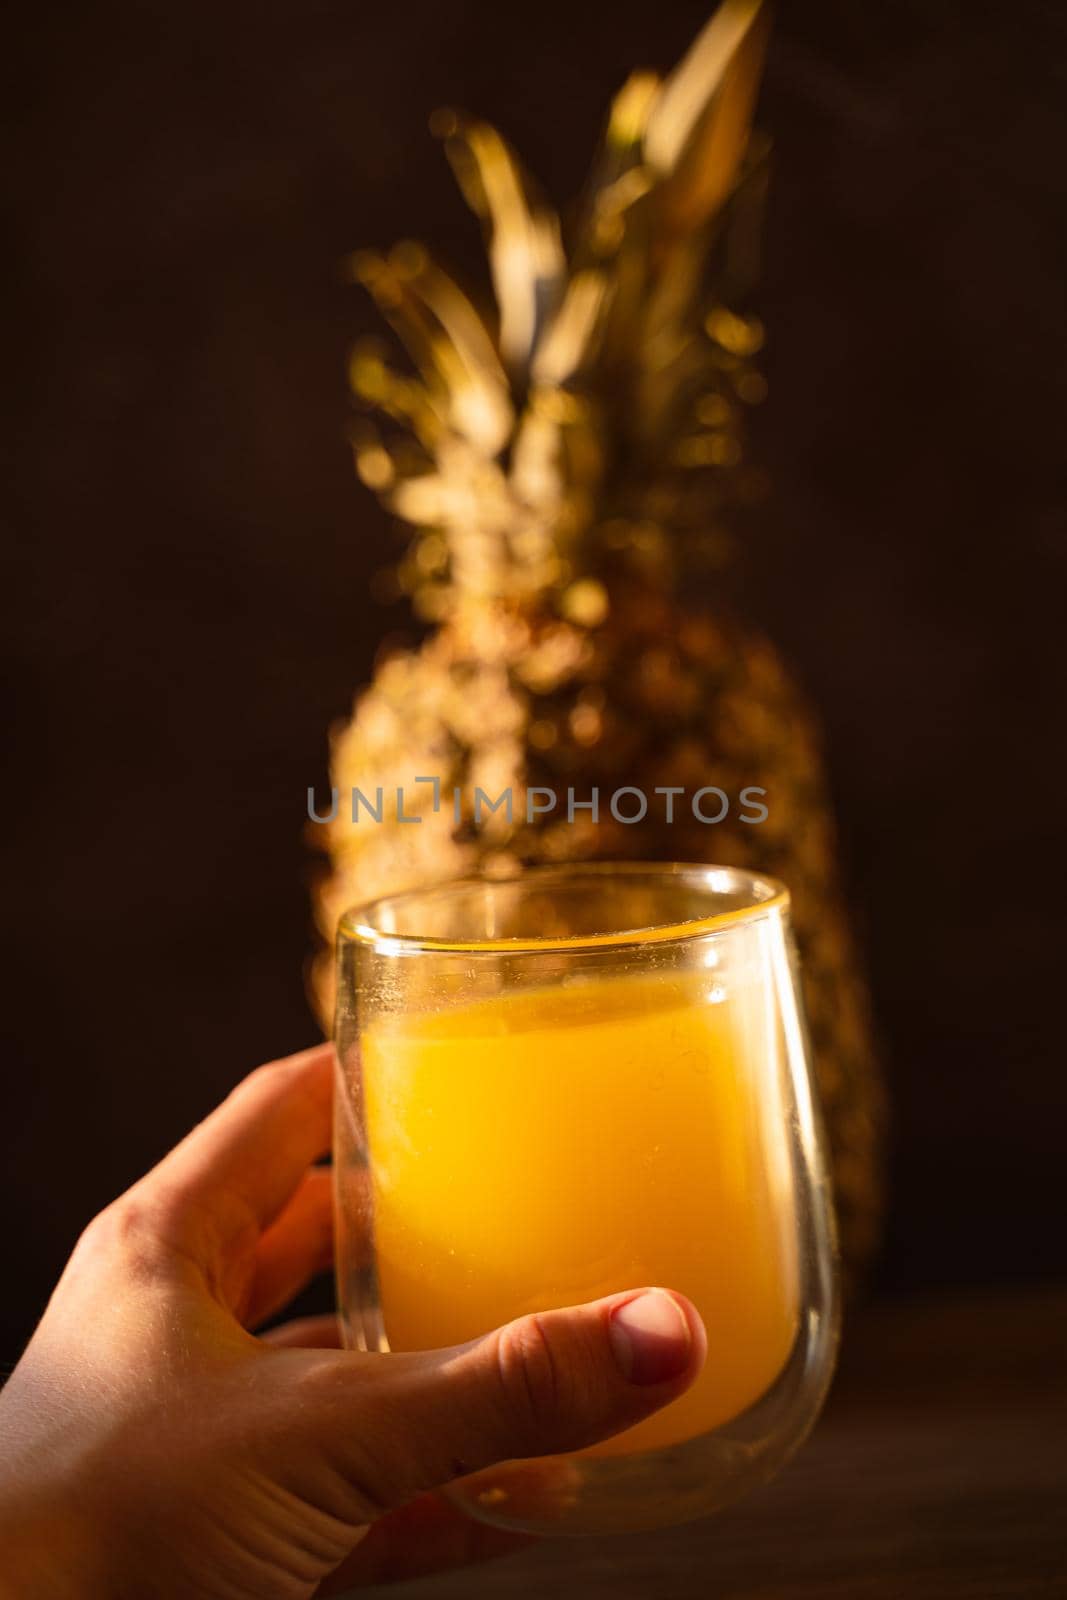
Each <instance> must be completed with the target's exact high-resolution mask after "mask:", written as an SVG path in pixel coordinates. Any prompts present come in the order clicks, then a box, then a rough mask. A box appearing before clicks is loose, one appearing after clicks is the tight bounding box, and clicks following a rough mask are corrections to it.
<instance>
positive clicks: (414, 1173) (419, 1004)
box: [335, 863, 838, 1533]
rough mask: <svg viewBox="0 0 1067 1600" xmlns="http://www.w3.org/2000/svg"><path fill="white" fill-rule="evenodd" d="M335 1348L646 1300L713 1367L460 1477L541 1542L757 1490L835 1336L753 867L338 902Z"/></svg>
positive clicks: (813, 1180) (817, 1164)
mask: <svg viewBox="0 0 1067 1600" xmlns="http://www.w3.org/2000/svg"><path fill="white" fill-rule="evenodd" d="M338 962H339V975H338V976H339V982H338V1009H337V1029H336V1037H337V1047H338V1082H337V1112H336V1136H335V1138H336V1142H335V1181H336V1196H337V1273H338V1295H339V1305H340V1310H341V1316H342V1321H343V1325H344V1330H345V1338H346V1340H347V1342H348V1343H349V1344H350V1345H351V1346H352V1347H354V1348H357V1349H360V1350H370V1351H387V1350H422V1349H431V1348H436V1347H440V1346H446V1345H452V1344H457V1343H459V1342H461V1341H464V1340H467V1339H471V1338H474V1337H476V1336H477V1335H479V1334H482V1333H486V1332H488V1331H489V1330H490V1329H491V1328H494V1327H496V1326H497V1325H499V1324H500V1323H504V1322H507V1321H509V1320H510V1319H512V1318H513V1317H517V1316H521V1315H523V1314H525V1313H527V1312H531V1311H540V1310H546V1309H548V1308H551V1307H555V1306H563V1305H573V1304H576V1303H578V1302H580V1301H585V1300H593V1299H597V1298H598V1297H600V1296H602V1295H606V1294H611V1293H613V1292H615V1291H617V1290H624V1289H630V1288H640V1287H643V1286H644V1285H646V1284H658V1285H662V1286H664V1287H667V1288H671V1289H676V1290H680V1291H681V1292H682V1293H683V1294H686V1295H688V1296H689V1298H690V1299H691V1300H692V1301H693V1302H694V1304H695V1305H696V1307H697V1309H698V1310H699V1312H700V1313H701V1316H702V1317H703V1319H704V1323H705V1326H706V1328H707V1333H708V1347H709V1355H708V1359H707V1362H706V1364H705V1367H704V1370H703V1372H702V1373H701V1375H700V1377H699V1378H698V1379H697V1380H696V1382H695V1383H694V1384H693V1386H692V1387H691V1388H690V1389H689V1390H688V1391H687V1392H686V1393H685V1394H684V1395H682V1396H681V1397H680V1398H679V1399H677V1400H675V1401H674V1402H673V1403H672V1404H670V1405H668V1406H667V1407H665V1408H664V1409H663V1410H662V1411H660V1412H657V1413H656V1414H655V1415H654V1416H652V1417H649V1418H647V1419H646V1420H645V1421H643V1422H641V1423H638V1424H637V1426H635V1427H632V1428H629V1429H628V1430H626V1431H625V1432H624V1433H621V1434H618V1435H616V1436H615V1437H613V1438H611V1439H608V1440H606V1441H605V1442H604V1443H602V1444H599V1445H596V1446H594V1447H593V1448H591V1449H588V1450H583V1451H580V1452H578V1453H576V1454H574V1455H570V1456H560V1457H551V1458H547V1459H543V1460H540V1461H538V1462H536V1463H530V1462H509V1463H505V1464H504V1465H503V1466H498V1467H493V1468H490V1469H489V1470H487V1471H484V1472H479V1473H477V1474H474V1475H472V1476H470V1477H468V1478H464V1479H461V1480H459V1481H458V1482H457V1483H455V1484H454V1485H452V1487H451V1489H450V1490H449V1492H450V1493H451V1494H452V1495H453V1496H454V1497H455V1498H456V1499H458V1500H459V1501H460V1502H461V1503H462V1504H463V1506H464V1507H465V1508H466V1509H467V1510H468V1511H469V1512H470V1513H471V1514H472V1515H474V1516H476V1517H478V1518H480V1519H482V1520H483V1521H486V1522H490V1523H494V1524H496V1525H498V1526H503V1527H508V1528H518V1529H523V1530H526V1531H530V1532H535V1533H587V1532H607V1531H612V1530H621V1529H636V1528H650V1527H656V1526H661V1525H664V1524H667V1523H672V1522H682V1521H686V1520H688V1519H689V1518H692V1517H696V1516H702V1515H704V1514H705V1513H706V1512H709V1511H712V1510H715V1509H717V1508H718V1507H720V1506H722V1505H724V1504H726V1503H727V1502H728V1501H730V1500H732V1499H734V1498H736V1497H737V1496H738V1495H739V1494H741V1493H743V1492H745V1491H746V1490H748V1489H750V1488H752V1487H753V1486H755V1485H756V1484H758V1483H761V1482H763V1481H764V1480H765V1479H767V1478H768V1477H769V1476H770V1475H771V1474H772V1473H773V1472H775V1471H776V1470H777V1468H778V1467H780V1466H781V1464H782V1462H783V1461H784V1460H785V1459H786V1458H787V1457H788V1456H789V1455H790V1453H791V1452H792V1451H793V1450H794V1449H795V1448H796V1447H797V1445H798V1444H799V1443H800V1441H801V1440H802V1439H803V1438H804V1436H805V1435H806V1434H807V1432H808V1430H809V1429H810V1427H811V1426H812V1423H813V1422H814V1420H815V1417H816V1415H817V1414H818V1411H819V1407H820V1405H821V1403H822V1400H823V1397H824V1395H825V1393H826V1389H827V1386H828V1383H829V1380H830V1375H831V1371H832V1368H833V1361H834V1352H835V1347H836V1342H837V1321H838V1310H837V1307H838V1293H837V1270H836V1256H835V1248H834V1230H833V1221H832V1211H831V1203H830V1194H829V1186H828V1180H827V1172H826V1164H825V1159H824V1153H823V1141H822V1134H821V1129H820V1123H819V1116H818V1111H817V1107H816V1105H815V1103H814V1098H813V1090H812V1081H811V1072H810V1063H809V1058H808V1047H807V1041H806V1037H805V1029H804V1022H803V1017H802V1015H801V1009H800V998H799V990H798V985H797V974H796V965H795V961H794V956H793V947H792V939H791V934H790V929H789V898H788V895H787V893H786V891H785V889H784V888H783V887H782V886H781V885H780V884H778V883H776V882H774V881H773V880H772V879H770V878H764V877H758V876H756V875H755V874H753V873H749V872H741V871H738V870H735V869H734V868H728V867H708V866H685V865H661V864H636V863H626V864H617V863H598V864H595V865H591V864H580V865H573V866H564V867H547V868H540V869H535V870H531V871H529V872H527V873H525V874H524V875H523V876H521V877H519V878H512V879H506V880H490V879H470V880H465V881H462V882H457V883H450V884H446V885H444V886H441V887H437V888H432V889H427V890H420V891H415V892H413V893H408V894H401V895H396V896H393V897H391V898H388V899H384V900H379V901H377V902H376V903H375V904H373V905H370V906H364V907H362V908H359V909H357V910H353V911H350V912H349V913H348V914H347V915H346V916H345V917H344V918H343V919H342V922H341V926H340V931H339V940H338Z"/></svg>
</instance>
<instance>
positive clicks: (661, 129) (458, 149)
mask: <svg viewBox="0 0 1067 1600" xmlns="http://www.w3.org/2000/svg"><path fill="white" fill-rule="evenodd" d="M767 27H768V20H767V12H766V9H765V7H764V6H763V4H762V0H723V3H722V4H721V5H720V6H719V8H718V10H717V11H716V12H715V13H714V15H713V16H712V17H711V19H710V21H709V22H708V23H707V25H706V26H705V28H704V29H703V31H702V32H701V34H700V35H699V36H698V38H697V39H696V41H695V43H694V44H693V46H692V48H691V49H690V51H689V53H688V54H687V55H686V56H685V58H684V59H683V60H682V62H681V63H680V64H679V65H678V67H677V68H676V69H675V70H674V71H673V72H672V73H671V74H670V75H669V76H668V77H667V78H666V79H665V80H664V81H662V82H661V81H660V80H659V79H658V78H657V77H656V76H655V75H654V74H651V73H645V72H641V73H636V74H634V75H633V76H632V77H631V78H630V79H629V80H628V81H627V83H626V84H625V85H624V87H623V89H622V90H621V91H620V93H619V95H618V96H617V97H616V100H615V102H614V105H613V107H612V110H611V114H610V116H609V119H608V123H607V128H606V131H605V135H604V139H603V142H602V146H601V149H600V150H599V152H598V155H597V158H596V161H595V163H594V168H593V174H592V177H591V180H590V182H589V185H588V187H587V191H586V195H585V198H584V202H583V204H582V207H581V209H580V213H579V216H578V218H577V224H576V227H575V228H574V230H573V232H572V234H571V235H570V241H569V243H570V248H569V250H567V251H566V252H565V249H564V244H563V234H562V230H561V227H560V223H559V220H558V218H557V216H556V214H555V212H554V211H553V210H552V209H551V207H549V206H548V205H547V204H546V203H545V202H544V200H543V199H542V197H541V196H540V194H539V193H538V191H537V189H536V187H535V185H534V184H533V182H532V180H531V179H530V177H529V176H528V175H527V174H526V173H525V171H524V170H523V169H522V167H521V166H520V164H519V162H518V160H517V158H516V157H515V155H514V153H513V152H512V151H511V150H510V148H509V147H508V145H507V144H506V143H505V141H504V140H503V139H502V138H501V136H500V134H499V133H497V132H496V130H495V129H493V128H491V127H489V126H488V125H487V124H485V123H483V122H478V121H475V120H472V119H469V118H466V117H462V116H460V115H459V114H457V113H455V112H451V111H448V112H441V113H438V114H437V116H436V117H435V119H434V124H433V126H434V131H435V132H437V133H439V134H440V135H441V136H442V137H443V138H444V141H445V151H446V154H447V156H448V158H449V161H450V163H451V165H452V168H453V171H454V173H455V175H456V178H457V180H458V182H459V186H460V189H461V191H462V193H463V195H464V197H465V199H466V200H467V203H468V204H469V205H470V207H471V209H472V210H473V211H474V213H475V214H476V215H477V216H478V218H479V219H480V221H481V223H482V226H483V230H484V233H485V237H486V245H487V251H488V256H489V266H490V273H491V278H492V285H493V291H494V297H495V300H496V317H495V319H487V318H485V317H483V315H482V313H481V312H480V310H478V309H477V308H476V306H475V304H474V303H473V302H472V301H471V300H470V299H469V298H468V297H467V295H466V294H465V293H464V292H463V291H462V290H461V289H460V288H459V287H458V286H457V285H456V284H455V283H454V282H453V281H452V279H451V278H449V277H448V276H447V274H446V273H445V272H443V271H442V270H441V268H440V267H438V266H437V265H436V264H435V263H434V262H433V261H432V260H431V258H430V257H429V255H428V254H427V252H426V251H425V250H424V249H423V247H422V246H421V245H418V244H412V243H407V244H403V245H399V246H397V247H396V248H394V249H393V250H392V251H391V252H390V253H389V255H388V256H381V255H377V254H373V253H369V252H360V253H359V254H358V255H356V256H355V257H354V258H353V262H352V265H353V270H354V274H355V276H356V277H357V278H358V279H359V280H360V281H361V282H362V283H363V284H364V285H365V286H366V287H367V288H368V289H369V291H370V292H371V294H372V295H373V297H374V299H375V300H376V302H377V304H378V306H379V308H380V309H381V311H382V312H383V313H384V315H385V317H386V319H387V320H388V321H389V322H390V323H391V325H392V326H393V328H394V330H395V331H396V333H397V334H398V335H399V337H400V339H401V341H402V343H403V345H404V346H405V347H406V349H407V352H408V355H409V356H410V358H411V360H412V362H413V366H414V372H413V373H410V374H404V373H401V372H398V371H396V370H395V369H393V368H392V367H390V366H389V365H388V363H387V360H386V358H385V356H384V354H383V353H382V350H381V348H380V347H379V346H378V345H376V344H363V345H361V346H359V347H357V349H356V350H355V352H354V353H353V357H352V363H351V369H350V370H351V380H352V385H353V389H354V391H355V393H356V396H357V398H358V399H359V400H360V401H361V402H362V403H363V405H364V407H366V408H367V409H368V410H376V411H377V412H378V413H379V414H381V415H382V416H384V417H385V418H388V419H389V420H390V421H391V423H392V424H393V425H394V426H393V427H392V429H391V430H389V432H388V433H387V434H384V435H383V433H382V432H380V431H379V430H378V429H377V428H375V427H374V426H373V425H372V424H371V422H370V421H369V419H368V418H364V419H363V420H362V421H361V422H360V423H359V424H358V425H357V427H356V430H355V432H354V439H353V442H354V447H355V453H356V462H357V470H358V471H359V475H360V477H361V478H362V479H363V481H364V482H365V483H367V484H368V486H369V487H371V488H373V489H374V490H375V491H376V492H378V493H379V494H380V495H381V496H382V498H383V500H384V501H385V503H386V504H387V505H388V506H389V507H390V508H391V509H392V510H393V511H394V512H395V513H397V514H398V515H399V516H400V517H401V518H402V519H403V520H405V521H406V522H408V523H411V524H413V525H414V526H415V528H416V530H417V531H418V533H419V537H418V538H417V539H416V540H415V543H414V545H413V547H412V550H411V553H410V557H409V561H408V563H407V568H406V577H407V582H406V585H405V586H406V587H408V588H409V589H411V590H412V591H413V592H414V594H415V598H416V602H417V604H418V605H419V609H420V610H421V611H422V612H423V614H424V615H425V616H427V617H433V616H434V615H440V614H442V613H443V611H444V610H445V609H446V608H447V605H448V604H449V602H450V598H451V597H453V596H455V595H456V594H457V592H458V594H460V595H466V596H473V597H476V598H492V597H499V596H503V595H522V594H523V593H525V594H537V593H541V592H544V591H545V590H547V589H551V588H553V586H559V585H560V584H562V583H565V582H566V581H567V580H568V579H569V578H570V577H571V576H572V573H571V570H570V563H569V562H568V556H567V552H568V549H569V548H570V547H571V546H572V545H573V542H574V540H576V539H577V538H578V537H580V536H581V534H582V533H583V531H584V530H585V529H586V528H587V527H588V524H589V522H590V520H591V518H592V516H593V510H594V506H596V505H597V504H598V503H599V502H602V501H603V499H604V482H605V479H606V478H607V477H608V476H609V475H611V474H613V473H614V474H615V476H618V466H619V463H620V462H623V463H629V464H630V466H631V467H632V468H635V469H638V470H641V471H643V474H644V477H645V479H646V480H647V479H649V478H650V477H652V478H654V476H655V473H656V470H657V468H658V467H662V465H663V462H664V459H665V458H666V457H669V456H670V454H671V451H672V449H674V448H675V447H677V448H676V450H675V455H674V458H673V459H674V463H675V464H682V465H695V466H708V465H716V466H719V467H722V466H727V465H730V464H731V461H732V460H733V459H734V457H733V454H732V452H733V451H734V449H735V447H734V445H733V444H732V443H731V442H730V441H729V440H728V439H726V438H725V436H724V435H723V433H722V432H721V429H722V426H723V424H724V423H725V422H727V421H729V420H730V418H732V415H733V411H734V399H735V395H736V393H742V395H743V389H742V388H741V385H740V383H739V381H738V373H739V371H741V369H743V366H744V363H745V361H746V360H747V358H748V357H749V356H750V355H751V354H752V353H753V351H754V349H755V348H757V347H758V344H759V340H760V331H759V328H758V324H750V323H747V322H746V321H745V320H744V319H742V318H739V317H737V316H735V315H734V314H733V313H732V312H731V311H729V310H728V309H727V308H726V307H725V305H723V304H722V303H721V302H722V300H723V298H724V283H723V278H724V276H725V275H726V273H727V272H728V270H729V265H730V263H729V262H726V264H725V266H724V263H723V260H722V259H721V258H722V255H723V252H722V250H721V249H719V250H717V248H716V247H717V246H721V245H722V244H723V242H724V241H726V242H727V244H728V243H729V237H730V235H732V234H733V233H736V232H737V231H738V229H737V222H738V213H740V218H741V221H742V222H744V220H745V218H746V216H748V215H750V213H751V211H752V206H751V204H748V205H747V206H746V205H743V204H742V203H741V202H742V200H743V199H745V198H746V196H747V198H748V199H749V200H751V195H750V194H749V191H751V190H752V189H753V187H754V186H757V187H758V183H757V184H756V185H754V183H753V179H754V178H755V179H756V180H758V178H759V168H760V166H761V163H760V161H759V159H758V157H754V155H753V152H752V150H751V149H750V148H749V145H750V141H749V128H750V122H751V117H752V111H753V106H754V102H755V97H756V92H757V89H758V84H759V78H760V72H761V67H762V60H763V53H764V49H765V45H766V36H767ZM742 231H743V230H742ZM727 253H728V252H727ZM736 253H737V252H736V250H735V251H734V254H735V255H736ZM713 256H718V257H719V258H720V259H719V260H718V262H717V266H718V282H712V283H710V284H709V281H708V280H709V262H710V261H711V260H712V258H713ZM709 302H710V305H711V310H710V313H709V314H708V315H707V316H705V313H707V312H708V305H709ZM724 372H725V377H724ZM727 380H731V381H732V383H733V388H732V389H731V388H730V382H729V381H727ZM709 383H710V387H711V388H712V390H713V391H716V392H713V393H712V394H710V395H709V394H708V389H709ZM718 391H723V392H718ZM701 395H702V396H703V398H702V399H700V396H701ZM695 401H696V402H698V415H700V412H699V405H700V404H702V405H703V408H704V410H703V420H704V421H705V422H706V423H708V424H709V425H715V424H716V422H717V424H718V426H719V427H720V434H719V436H718V437H717V438H716V437H715V436H713V435H708V434H705V435H703V436H700V435H698V436H697V437H696V438H690V439H688V440H687V439H679V435H680V434H681V433H684V431H685V429H686V427H687V426H688V425H689V417H688V413H689V412H691V411H692V408H693V405H694V402H695Z"/></svg>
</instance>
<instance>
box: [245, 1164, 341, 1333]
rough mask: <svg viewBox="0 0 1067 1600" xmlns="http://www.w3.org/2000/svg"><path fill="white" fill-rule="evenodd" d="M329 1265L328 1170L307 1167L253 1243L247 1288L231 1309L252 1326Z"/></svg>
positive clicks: (330, 1183)
mask: <svg viewBox="0 0 1067 1600" xmlns="http://www.w3.org/2000/svg"><path fill="white" fill-rule="evenodd" d="M332 1265H333V1173H332V1171H331V1170H330V1168H329V1167H309V1168H308V1170H307V1172H305V1174H304V1176H303V1178H302V1179H301V1181H300V1184H299V1186H298V1187H297V1189H296V1190H295V1192H294V1193H293V1195H292V1197H291V1198H290V1200H289V1203H288V1205H287V1206H286V1207H285V1209H284V1211H282V1213H281V1215H280V1216H278V1217H277V1218H276V1219H275V1221H274V1222H272V1223H271V1225H270V1227H269V1228H268V1229H267V1231H266V1233H264V1234H263V1236H262V1237H261V1239H260V1240H259V1243H258V1244H257V1245H256V1253H255V1256H254V1258H253V1262H252V1269H251V1274H250V1279H249V1283H248V1287H247V1289H246V1290H245V1292H244V1294H243V1296H242V1298H241V1304H240V1305H238V1306H235V1307H234V1310H235V1312H236V1313H237V1315H238V1316H239V1317H240V1320H241V1321H242V1322H243V1323H244V1324H245V1326H246V1327H248V1328H254V1327H256V1326H257V1325H258V1324H259V1323H261V1322H265V1321H266V1320H267V1318H268V1317H272V1316H274V1315H275V1313H276V1312H278V1311H280V1310H281V1309H282V1307H283V1306H287V1305H288V1304H289V1302H290V1300H292V1299H293V1297H294V1295H297V1294H299V1293H300V1291H301V1289H303V1288H305V1287H306V1285H307V1284H308V1283H310V1281H311V1279H312V1278H314V1277H317V1276H318V1274H319V1273H320V1272H326V1271H327V1270H328V1269H329V1267H331V1266H332Z"/></svg>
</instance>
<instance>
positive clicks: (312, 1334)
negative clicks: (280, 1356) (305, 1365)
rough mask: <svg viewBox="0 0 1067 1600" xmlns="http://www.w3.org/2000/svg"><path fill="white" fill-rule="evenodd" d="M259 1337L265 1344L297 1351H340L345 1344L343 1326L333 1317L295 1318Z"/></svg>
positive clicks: (269, 1329)
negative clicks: (342, 1336) (342, 1335)
mask: <svg viewBox="0 0 1067 1600" xmlns="http://www.w3.org/2000/svg"><path fill="white" fill-rule="evenodd" d="M259 1337H260V1339H262V1340H263V1343H264V1344H272V1345H280V1346H283V1347H285V1348H287V1349H297V1350H325V1349H340V1347H341V1344H342V1342H343V1341H342V1339H341V1324H340V1322H339V1321H338V1319H337V1317H336V1316H333V1315H330V1316H323V1317H294V1318H293V1320H292V1322H283V1323H282V1325H281V1327H280V1328H268V1329H267V1331H266V1333H261V1334H260V1335H259Z"/></svg>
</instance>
